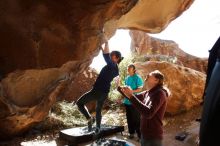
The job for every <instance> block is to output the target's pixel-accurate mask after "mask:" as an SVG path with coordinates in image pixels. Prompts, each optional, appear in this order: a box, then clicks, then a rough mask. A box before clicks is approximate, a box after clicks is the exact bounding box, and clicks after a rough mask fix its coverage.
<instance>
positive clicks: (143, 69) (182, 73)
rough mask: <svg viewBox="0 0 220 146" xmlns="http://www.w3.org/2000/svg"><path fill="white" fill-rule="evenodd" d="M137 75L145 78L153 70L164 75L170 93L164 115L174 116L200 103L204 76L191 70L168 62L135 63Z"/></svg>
mask: <svg viewBox="0 0 220 146" xmlns="http://www.w3.org/2000/svg"><path fill="white" fill-rule="evenodd" d="M135 65H136V68H137V71H138V73H139V74H140V75H141V76H142V77H144V78H146V76H147V74H148V73H150V72H151V71H154V70H160V71H161V72H162V73H163V74H164V75H165V84H166V86H167V87H168V89H169V90H170V92H171V96H170V97H169V98H168V105H167V110H166V113H167V114H170V115H175V114H178V113H181V112H184V111H188V110H190V109H192V108H193V107H195V106H198V105H200V103H201V102H202V95H203V90H204V85H205V78H206V75H205V74H204V73H201V72H198V71H195V70H193V69H190V68H187V67H183V66H179V65H175V64H172V63H168V62H158V61H148V62H144V63H136V64H135Z"/></svg>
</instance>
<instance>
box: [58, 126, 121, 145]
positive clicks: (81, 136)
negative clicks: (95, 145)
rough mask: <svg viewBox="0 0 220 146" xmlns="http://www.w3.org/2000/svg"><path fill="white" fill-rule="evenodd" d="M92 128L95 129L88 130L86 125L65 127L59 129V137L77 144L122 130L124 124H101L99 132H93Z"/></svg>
mask: <svg viewBox="0 0 220 146" xmlns="http://www.w3.org/2000/svg"><path fill="white" fill-rule="evenodd" d="M94 130H95V129H93V131H92V132H88V128H87V126H86V127H76V128H70V129H65V130H62V131H60V133H59V138H60V139H62V140H65V141H67V142H68V143H70V144H71V145H77V144H81V143H86V142H90V141H94V140H97V139H100V138H103V137H106V136H111V135H113V134H116V133H119V132H123V131H124V126H111V125H102V126H101V131H100V133H99V134H95V132H94Z"/></svg>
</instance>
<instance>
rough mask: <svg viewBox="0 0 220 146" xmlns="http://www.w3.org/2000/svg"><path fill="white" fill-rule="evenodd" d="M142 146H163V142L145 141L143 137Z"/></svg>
mask: <svg viewBox="0 0 220 146" xmlns="http://www.w3.org/2000/svg"><path fill="white" fill-rule="evenodd" d="M141 146H162V140H160V139H144V138H143V137H142V136H141Z"/></svg>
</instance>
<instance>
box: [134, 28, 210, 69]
mask: <svg viewBox="0 0 220 146" xmlns="http://www.w3.org/2000/svg"><path fill="white" fill-rule="evenodd" d="M130 36H131V38H132V39H131V40H132V42H131V51H132V52H133V53H136V54H137V55H138V57H140V56H148V58H149V60H158V59H159V58H158V57H160V56H167V57H168V58H171V59H173V61H174V63H176V64H179V65H182V66H185V67H189V68H192V69H195V70H197V71H201V72H203V73H205V72H206V70H207V63H208V59H207V58H199V57H196V56H193V55H190V54H188V53H186V52H184V51H183V50H182V49H181V48H179V46H178V44H177V43H175V42H174V41H170V40H161V39H158V38H155V37H151V36H150V35H148V34H147V33H145V32H143V31H134V30H132V31H130Z"/></svg>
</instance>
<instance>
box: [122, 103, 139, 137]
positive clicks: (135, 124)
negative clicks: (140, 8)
mask: <svg viewBox="0 0 220 146" xmlns="http://www.w3.org/2000/svg"><path fill="white" fill-rule="evenodd" d="M125 108H126V117H127V123H128V132H129V134H135V132H136V133H137V135H138V137H139V138H140V137H141V132H140V113H139V112H138V111H137V110H136V109H135V108H134V107H133V106H132V105H127V104H125Z"/></svg>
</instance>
